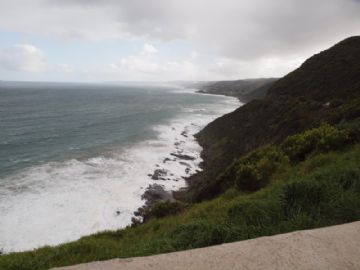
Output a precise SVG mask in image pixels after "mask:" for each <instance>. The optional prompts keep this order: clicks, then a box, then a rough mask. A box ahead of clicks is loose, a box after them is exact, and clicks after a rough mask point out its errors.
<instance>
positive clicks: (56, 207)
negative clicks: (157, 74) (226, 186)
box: [0, 82, 239, 252]
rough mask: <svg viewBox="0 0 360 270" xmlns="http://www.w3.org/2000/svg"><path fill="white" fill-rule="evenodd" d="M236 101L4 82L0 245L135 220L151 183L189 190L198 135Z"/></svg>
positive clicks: (44, 241) (30, 243)
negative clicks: (181, 157)
mask: <svg viewBox="0 0 360 270" xmlns="http://www.w3.org/2000/svg"><path fill="white" fill-rule="evenodd" d="M238 106H239V102H238V101H237V100H236V99H235V98H231V97H225V96H216V95H205V94H198V93H195V90H194V89H185V88H182V87H179V86H174V85H165V84H158V85H157V84H105V83H103V84H101V83H99V84H75V83H35V82H0V251H2V252H10V251H21V250H28V249H33V248H36V247H40V246H44V245H55V244H59V243H64V242H68V241H72V240H76V239H78V238H79V237H81V236H84V235H88V234H91V233H95V232H98V231H102V230H113V229H118V228H122V227H125V226H127V225H129V224H130V223H131V218H132V217H133V213H134V211H135V210H137V208H138V207H140V206H142V205H143V204H144V200H142V199H141V195H142V194H143V193H144V192H145V190H146V188H147V187H148V186H149V185H152V184H154V183H156V184H159V185H162V186H163V187H164V189H166V190H176V189H179V188H181V187H184V186H186V182H185V180H184V177H186V176H189V175H191V174H193V173H195V172H196V171H197V170H200V168H199V164H200V163H201V161H202V160H201V157H200V151H201V147H200V146H199V145H198V144H197V143H196V140H195V138H194V136H193V135H194V134H195V133H197V132H198V131H200V130H201V129H202V128H203V127H204V126H205V125H206V124H207V123H209V122H210V121H212V120H214V119H215V118H217V117H219V116H221V115H223V114H225V113H228V112H231V111H233V110H234V109H236V108H237V107H238ZM174 154H175V155H174ZM177 155H186V156H188V157H191V159H188V160H186V162H185V161H184V160H183V161H181V160H179V159H178V158H174V157H176V156H177ZM157 169H161V170H162V171H165V172H166V175H165V176H164V177H161V178H162V179H157V180H154V179H152V177H151V176H152V175H153V173H154V171H155V170H157Z"/></svg>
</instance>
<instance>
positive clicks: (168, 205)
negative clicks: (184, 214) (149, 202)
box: [144, 201, 185, 221]
mask: <svg viewBox="0 0 360 270" xmlns="http://www.w3.org/2000/svg"><path fill="white" fill-rule="evenodd" d="M184 207H185V205H184V204H183V203H180V202H169V201H166V202H160V203H156V204H155V205H153V206H152V207H151V208H150V209H149V210H147V211H146V212H145V214H144V221H147V220H149V219H150V218H152V217H154V218H162V217H166V216H170V215H175V214H177V213H179V212H180V211H182V210H183V209H184Z"/></svg>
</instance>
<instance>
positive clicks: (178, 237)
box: [170, 221, 229, 249]
mask: <svg viewBox="0 0 360 270" xmlns="http://www.w3.org/2000/svg"><path fill="white" fill-rule="evenodd" d="M228 233H229V228H228V227H227V226H226V225H223V224H216V225H215V224H210V223H207V222H205V221H201V222H194V223H188V224H183V225H179V226H178V227H177V228H176V229H175V230H174V231H173V232H172V233H171V235H170V237H171V238H172V241H173V246H174V247H175V248H176V249H189V248H199V247H205V246H211V245H217V244H221V243H223V242H225V241H226V239H227V235H228Z"/></svg>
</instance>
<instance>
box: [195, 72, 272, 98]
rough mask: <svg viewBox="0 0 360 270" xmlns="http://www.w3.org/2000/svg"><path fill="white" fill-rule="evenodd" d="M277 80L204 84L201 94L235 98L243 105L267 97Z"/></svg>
mask: <svg viewBox="0 0 360 270" xmlns="http://www.w3.org/2000/svg"><path fill="white" fill-rule="evenodd" d="M276 80H277V79H276V78H260V79H245V80H236V81H218V82H203V83H201V84H199V85H198V87H199V89H200V90H199V92H200V93H209V94H217V95H225V96H234V97H237V98H239V100H240V101H241V102H243V103H247V102H249V101H251V100H253V99H258V98H263V97H265V95H266V93H267V91H268V89H269V88H270V87H271V86H272V85H273V83H274V82H275V81H276Z"/></svg>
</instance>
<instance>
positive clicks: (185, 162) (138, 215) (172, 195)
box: [132, 123, 202, 225]
mask: <svg viewBox="0 0 360 270" xmlns="http://www.w3.org/2000/svg"><path fill="white" fill-rule="evenodd" d="M191 125H195V124H194V123H190V125H187V126H185V127H184V129H183V130H181V131H180V133H179V136H178V138H176V139H175V142H174V151H172V152H171V153H170V154H169V156H167V157H164V158H163V160H162V162H161V163H159V164H156V165H155V167H156V168H155V169H154V171H153V172H152V173H149V174H147V176H148V177H149V178H150V179H151V180H152V181H154V183H153V184H149V185H148V187H147V188H146V189H145V192H144V193H143V194H142V196H141V199H142V200H144V201H145V203H144V205H143V206H141V207H139V208H138V209H137V210H136V211H135V212H134V216H135V217H133V219H132V225H136V224H139V223H141V222H142V221H143V219H144V216H145V214H146V213H147V212H148V210H150V209H151V208H152V207H153V206H154V205H155V204H157V203H160V202H175V201H177V200H179V199H180V198H182V197H183V195H184V194H185V192H186V190H187V186H188V185H189V179H191V177H192V176H193V175H196V174H197V173H198V172H200V169H201V166H200V165H201V163H202V159H201V157H200V156H201V152H202V150H201V151H200V153H197V154H198V156H195V153H192V152H189V151H186V150H185V147H183V146H184V145H185V144H186V143H187V140H189V141H195V142H196V143H197V144H198V141H197V139H196V137H195V134H192V133H191V132H190V130H189V127H190V126H191ZM172 129H173V130H174V127H172ZM199 159H200V160H201V162H200V163H199V164H196V163H195V161H196V160H199ZM168 163H173V164H174V163H176V164H177V166H180V167H181V168H182V169H183V172H184V176H181V178H182V179H181V180H185V182H186V187H182V188H180V189H178V190H166V188H165V186H164V185H163V184H162V183H164V181H176V182H177V181H179V180H180V178H179V177H177V176H175V175H174V173H173V172H172V171H171V170H169V169H167V168H165V166H164V165H166V164H168ZM190 182H191V181H190Z"/></svg>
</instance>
